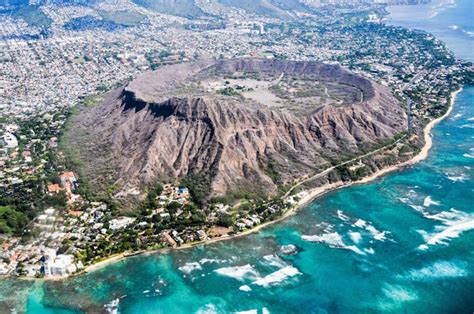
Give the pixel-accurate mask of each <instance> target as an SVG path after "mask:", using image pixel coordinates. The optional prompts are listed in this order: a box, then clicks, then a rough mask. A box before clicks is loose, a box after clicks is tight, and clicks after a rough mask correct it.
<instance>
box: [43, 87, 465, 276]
mask: <svg viewBox="0 0 474 314" xmlns="http://www.w3.org/2000/svg"><path fill="white" fill-rule="evenodd" d="M461 90H462V88H460V89H458V90H456V91H455V92H453V93H452V94H451V100H450V103H449V108H448V110H447V111H446V113H445V114H444V115H442V116H441V117H439V118H436V119H434V120H432V121H430V122H429V123H428V124H427V125H426V126H425V128H424V130H423V135H424V141H425V144H424V146H423V148H422V149H421V151H420V152H419V153H418V154H417V155H416V156H414V157H413V158H412V159H410V160H408V161H406V162H403V163H400V164H397V165H393V166H389V167H386V168H384V169H381V170H379V171H377V172H375V173H373V174H371V175H370V176H367V177H365V178H363V179H361V180H359V181H356V182H350V183H343V182H335V183H331V184H327V185H323V186H320V187H317V188H314V189H311V190H308V191H306V192H307V194H306V195H305V196H304V197H303V198H301V199H300V200H299V201H298V204H297V205H296V206H294V207H293V208H292V209H290V210H288V211H287V212H285V214H283V215H282V216H281V217H279V218H277V219H275V220H272V221H269V222H266V223H263V224H261V225H258V226H256V227H255V228H252V229H248V230H246V231H243V232H239V233H237V234H235V235H232V236H227V237H219V238H213V239H210V240H204V241H199V242H194V243H189V244H185V245H182V246H180V247H177V248H163V249H159V250H151V251H143V252H137V253H121V254H117V255H113V256H111V257H109V258H107V259H104V260H102V261H100V262H97V263H95V264H92V265H89V266H87V267H86V268H84V269H83V270H82V271H81V272H79V273H77V274H75V275H73V276H80V275H81V274H83V273H90V272H93V271H96V270H98V269H100V268H103V267H105V266H107V265H109V264H111V263H115V262H117V261H120V260H122V259H124V258H126V257H128V256H135V255H140V254H146V255H148V254H156V253H164V252H167V251H170V250H182V249H188V248H191V247H194V246H197V245H202V244H211V243H215V242H219V241H225V240H230V239H235V238H239V237H243V236H246V235H249V234H251V233H254V232H258V231H260V230H261V229H263V228H265V227H267V226H269V225H272V224H275V223H277V222H280V221H282V220H284V219H286V218H288V217H289V216H291V215H293V214H295V213H296V212H297V211H298V210H299V209H300V208H302V207H304V206H305V205H307V204H309V203H310V202H312V201H313V200H314V199H316V198H317V197H320V196H322V195H324V194H325V193H328V192H330V191H334V190H336V189H340V188H343V187H348V186H351V185H355V184H365V183H368V182H371V181H373V180H375V179H377V178H379V177H381V176H383V175H386V174H388V173H390V172H393V171H397V170H401V169H403V168H405V167H409V166H411V165H413V164H416V163H418V162H420V161H422V160H424V159H426V157H427V156H428V153H429V151H430V149H431V147H432V146H433V138H432V132H431V131H432V129H433V127H434V126H435V125H436V124H438V123H439V122H440V121H442V120H443V119H445V118H446V117H447V116H449V114H450V113H451V111H452V109H453V104H454V102H455V99H456V96H457V94H458V93H459V92H460V91H461ZM70 277H71V276H70ZM65 278H67V277H65ZM51 279H52V280H55V278H51ZM58 279H64V278H57V279H56V280H58ZM46 280H50V278H46Z"/></svg>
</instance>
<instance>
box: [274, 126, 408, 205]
mask: <svg viewBox="0 0 474 314" xmlns="http://www.w3.org/2000/svg"><path fill="white" fill-rule="evenodd" d="M407 136H408V135H407V134H405V135H403V136H402V137H400V138H399V139H398V140H396V141H394V142H392V143H390V144H388V145H385V146H383V147H381V148H378V149H376V150H373V151H371V152H368V153H366V154H364V155H360V156H357V157H355V158H352V159H350V160H347V161H344V162H341V163H339V164H337V165H335V166H332V167H329V168H327V169H325V170H323V171H322V172H319V173H317V174H315V175H313V176H311V177H308V178H306V179H304V180H302V181H300V182H298V183H296V184H295V185H293V186H292V187H291V189H289V190H288V192H286V193H285V195H283V198H287V197H288V196H289V195H290V194H291V192H292V191H293V190H294V189H296V188H297V187H299V186H300V185H302V184H304V183H305V182H308V181H311V180H314V179H317V178H320V177H322V176H324V175H327V174H328V173H329V172H331V171H333V170H334V169H336V168H337V167H340V166H345V165H347V164H350V163H353V162H354V161H357V160H359V159H362V158H365V157H368V156H371V155H373V154H376V153H379V152H381V151H383V150H385V149H387V148H388V147H390V146H393V145H396V144H398V143H400V142H401V141H402V140H404V139H405V138H406V137H407Z"/></svg>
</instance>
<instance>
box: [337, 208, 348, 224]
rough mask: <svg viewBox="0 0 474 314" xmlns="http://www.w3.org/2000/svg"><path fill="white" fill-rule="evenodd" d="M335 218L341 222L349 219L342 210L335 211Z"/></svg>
mask: <svg viewBox="0 0 474 314" xmlns="http://www.w3.org/2000/svg"><path fill="white" fill-rule="evenodd" d="M337 217H338V218H339V219H341V220H342V221H348V220H349V217H347V216H346V215H345V214H344V212H343V211H342V210H339V209H338V210H337Z"/></svg>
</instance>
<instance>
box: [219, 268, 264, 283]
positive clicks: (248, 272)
mask: <svg viewBox="0 0 474 314" xmlns="http://www.w3.org/2000/svg"><path fill="white" fill-rule="evenodd" d="M214 272H215V273H217V274H219V275H221V276H225V277H230V278H234V279H237V280H240V281H244V280H245V279H256V278H258V273H257V271H256V270H255V269H254V268H253V266H252V265H250V264H247V265H243V266H231V267H223V268H218V269H216V270H214Z"/></svg>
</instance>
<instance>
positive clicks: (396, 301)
mask: <svg viewBox="0 0 474 314" xmlns="http://www.w3.org/2000/svg"><path fill="white" fill-rule="evenodd" d="M382 293H383V297H381V298H379V302H378V305H379V308H380V309H381V310H383V311H394V310H398V309H401V308H403V307H404V306H405V303H407V302H413V301H416V300H417V299H418V294H417V293H416V292H415V291H413V290H411V289H409V288H406V287H404V286H401V285H391V284H385V285H384V286H383V288H382Z"/></svg>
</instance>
